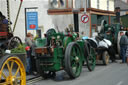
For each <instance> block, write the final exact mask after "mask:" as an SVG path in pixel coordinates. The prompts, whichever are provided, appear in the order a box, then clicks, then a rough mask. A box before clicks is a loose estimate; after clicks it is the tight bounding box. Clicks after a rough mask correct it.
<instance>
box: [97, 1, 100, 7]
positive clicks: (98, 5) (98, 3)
mask: <svg viewBox="0 0 128 85" xmlns="http://www.w3.org/2000/svg"><path fill="white" fill-rule="evenodd" d="M99 8H100V2H99V0H97V9H99Z"/></svg>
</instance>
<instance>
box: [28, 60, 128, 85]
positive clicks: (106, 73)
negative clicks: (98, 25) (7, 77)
mask: <svg viewBox="0 0 128 85" xmlns="http://www.w3.org/2000/svg"><path fill="white" fill-rule="evenodd" d="M27 85H128V65H127V64H120V61H118V62H117V63H110V64H109V65H108V66H103V65H97V66H96V68H95V70H94V71H92V72H89V71H88V69H87V68H86V67H83V70H82V73H81V75H80V77H78V78H76V79H74V80H70V79H69V78H68V76H67V75H66V73H65V72H64V71H61V72H58V73H57V77H56V78H55V79H47V80H43V79H41V80H40V81H38V82H36V83H30V84H27Z"/></svg>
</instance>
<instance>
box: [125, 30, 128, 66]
mask: <svg viewBox="0 0 128 85" xmlns="http://www.w3.org/2000/svg"><path fill="white" fill-rule="evenodd" d="M125 35H126V36H127V39H128V31H127V32H126V33H125ZM126 63H127V65H128V45H127V49H126Z"/></svg>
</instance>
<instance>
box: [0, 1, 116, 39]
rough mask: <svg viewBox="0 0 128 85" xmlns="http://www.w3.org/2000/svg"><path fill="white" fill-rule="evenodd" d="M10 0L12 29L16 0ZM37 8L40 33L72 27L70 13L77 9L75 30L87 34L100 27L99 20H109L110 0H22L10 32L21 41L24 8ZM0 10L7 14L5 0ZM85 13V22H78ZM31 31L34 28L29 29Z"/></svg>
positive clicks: (112, 8) (111, 7)
mask: <svg viewBox="0 0 128 85" xmlns="http://www.w3.org/2000/svg"><path fill="white" fill-rule="evenodd" d="M9 1H10V18H11V21H12V28H13V26H14V22H15V18H16V14H17V11H18V6H19V4H20V0H16V1H15V0H9ZM31 7H38V9H37V11H38V26H39V28H41V30H42V36H43V34H44V33H45V32H46V31H47V30H48V29H49V28H55V29H56V30H59V31H61V32H62V31H65V28H67V27H69V26H71V25H72V26H74V15H73V14H74V12H75V11H76V10H77V13H78V15H79V17H78V22H79V32H80V33H82V32H84V35H86V36H91V35H92V33H93V32H94V31H96V30H97V29H98V28H99V29H100V23H101V21H102V20H103V19H105V20H107V22H108V23H109V24H110V23H113V17H114V16H115V13H114V0H23V4H22V7H21V11H20V15H19V19H18V21H17V25H16V30H15V32H14V35H16V36H19V37H20V38H21V39H22V40H24V38H25V11H24V10H25V8H31ZM0 11H2V13H3V14H4V15H5V16H6V17H7V3H6V0H0ZM83 14H86V15H88V16H89V21H88V22H87V23H82V21H81V16H82V15H83ZM31 32H32V33H35V31H31Z"/></svg>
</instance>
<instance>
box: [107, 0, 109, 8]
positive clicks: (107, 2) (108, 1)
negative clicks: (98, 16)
mask: <svg viewBox="0 0 128 85" xmlns="http://www.w3.org/2000/svg"><path fill="white" fill-rule="evenodd" d="M107 10H109V0H107Z"/></svg>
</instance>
